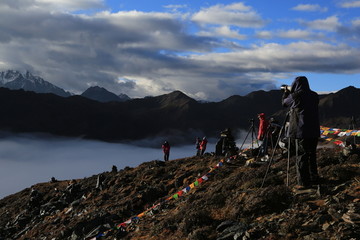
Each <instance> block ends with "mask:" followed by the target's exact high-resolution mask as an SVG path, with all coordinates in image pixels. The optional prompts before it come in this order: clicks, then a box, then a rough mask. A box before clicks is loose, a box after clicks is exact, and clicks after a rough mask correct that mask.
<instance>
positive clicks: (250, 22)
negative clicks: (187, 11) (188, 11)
mask: <svg viewBox="0 0 360 240" xmlns="http://www.w3.org/2000/svg"><path fill="white" fill-rule="evenodd" d="M192 20H193V21H195V22H199V23H204V24H218V25H233V26H238V27H262V26H263V25H264V21H263V20H262V19H261V17H260V16H259V15H258V14H257V13H256V12H255V11H253V10H252V9H251V8H250V7H248V6H245V5H244V4H243V3H235V4H231V5H223V4H218V5H215V6H212V7H209V8H203V9H202V10H201V11H199V12H197V13H195V14H194V15H193V16H192Z"/></svg>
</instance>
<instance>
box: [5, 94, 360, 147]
mask: <svg viewBox="0 0 360 240" xmlns="http://www.w3.org/2000/svg"><path fill="white" fill-rule="evenodd" d="M281 96H282V92H281V91H280V90H273V91H269V92H265V91H256V92H253V93H250V94H248V95H246V96H231V97H229V98H227V99H225V100H223V101H221V102H210V103H200V102H197V101H195V100H194V99H192V98H190V97H188V96H187V95H185V94H183V93H182V92H180V91H175V92H172V93H169V94H164V95H160V96H156V97H146V98H141V99H132V100H129V101H126V102H108V103H100V102H98V101H93V100H90V99H87V98H84V97H81V96H72V97H67V98H63V97H60V96H56V95H53V94H36V93H34V92H26V91H22V90H9V89H5V88H0V109H1V113H2V117H1V118H0V127H1V130H8V131H14V132H47V133H51V134H56V135H65V136H82V137H85V138H93V139H100V140H106V141H120V140H131V139H140V138H145V137H152V136H169V135H173V134H174V132H176V133H177V134H180V135H181V133H183V134H184V135H187V136H186V137H188V140H190V139H191V141H192V140H193V138H194V137H195V136H190V135H191V133H190V132H191V131H197V132H202V133H203V134H204V135H206V136H208V137H211V136H214V137H218V134H219V132H220V131H221V130H223V129H224V128H232V129H239V128H240V129H247V128H248V127H249V126H250V123H249V120H250V119H255V120H257V119H256V116H257V114H258V113H265V114H266V116H267V117H270V116H271V115H274V116H276V117H277V118H278V120H279V121H280V122H281V121H283V118H284V115H285V112H286V109H284V108H283V107H282V106H281ZM359 100H360V90H359V89H357V88H354V87H348V88H345V89H342V90H341V91H339V92H337V93H332V94H328V95H324V96H321V100H320V104H319V108H320V109H319V110H320V121H321V124H323V125H326V126H331V127H341V128H347V127H348V126H349V121H350V118H351V117H352V116H354V119H355V120H357V121H358V120H359V119H360V106H359V105H358V104H356V103H357V102H359ZM255 124H256V125H257V121H255Z"/></svg>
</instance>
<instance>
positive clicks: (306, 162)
mask: <svg viewBox="0 0 360 240" xmlns="http://www.w3.org/2000/svg"><path fill="white" fill-rule="evenodd" d="M282 103H283V106H285V107H290V115H289V122H290V125H289V128H288V132H287V136H288V137H289V138H291V139H295V143H296V156H297V158H296V169H297V181H298V186H296V188H298V189H301V188H309V187H311V185H312V184H318V181H319V175H318V171H317V163H316V147H317V143H318V138H319V136H320V124H319V112H318V104H319V96H318V94H317V93H316V92H314V91H311V89H310V87H309V82H308V79H307V78H306V77H304V76H300V77H297V78H295V80H294V82H293V83H292V85H291V90H289V89H288V88H287V87H285V92H284V95H283V99H282Z"/></svg>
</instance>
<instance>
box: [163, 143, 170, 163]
mask: <svg viewBox="0 0 360 240" xmlns="http://www.w3.org/2000/svg"><path fill="white" fill-rule="evenodd" d="M161 148H162V149H163V152H164V161H165V162H167V161H169V156H170V144H169V142H168V141H165V142H164V144H163V145H162V146H161Z"/></svg>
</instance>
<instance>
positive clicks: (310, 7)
mask: <svg viewBox="0 0 360 240" xmlns="http://www.w3.org/2000/svg"><path fill="white" fill-rule="evenodd" d="M292 9H293V10H296V11H305V12H308V11H310V12H326V11H327V10H328V9H327V8H326V7H321V6H320V5H319V4H299V5H297V6H295V7H293V8H292Z"/></svg>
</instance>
